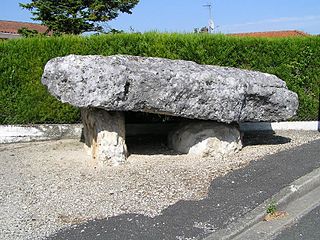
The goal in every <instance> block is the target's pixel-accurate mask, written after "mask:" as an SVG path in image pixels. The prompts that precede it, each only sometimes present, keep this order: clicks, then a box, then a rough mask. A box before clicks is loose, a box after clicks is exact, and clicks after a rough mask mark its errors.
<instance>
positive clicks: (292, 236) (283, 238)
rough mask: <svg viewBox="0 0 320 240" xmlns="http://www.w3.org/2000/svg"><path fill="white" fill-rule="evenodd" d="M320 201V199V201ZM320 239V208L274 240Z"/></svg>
mask: <svg viewBox="0 0 320 240" xmlns="http://www.w3.org/2000/svg"><path fill="white" fill-rule="evenodd" d="M319 201H320V199H319ZM319 239H320V206H319V207H317V208H315V209H314V210H313V211H311V212H310V213H308V214H307V215H306V216H304V217H303V218H301V219H300V220H299V221H298V222H297V223H295V224H294V225H292V226H290V227H288V228H287V229H285V230H284V231H282V232H281V233H280V235H278V236H277V237H276V238H275V239H274V240H319Z"/></svg>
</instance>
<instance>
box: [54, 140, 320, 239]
mask: <svg viewBox="0 0 320 240" xmlns="http://www.w3.org/2000/svg"><path fill="white" fill-rule="evenodd" d="M319 146H320V140H316V141H313V142H311V143H309V144H305V145H302V146H300V147H297V148H295V149H293V150H288V151H284V152H280V153H277V154H274V155H270V156H267V157H265V158H263V159H260V160H258V161H255V162H252V163H251V164H249V165H248V166H247V167H245V168H242V169H239V170H236V171H233V172H231V173H229V174H227V175H225V176H224V177H220V178H217V179H215V180H214V181H213V182H212V183H211V186H210V189H209V194H208V197H207V198H206V199H203V200H200V201H180V202H178V203H177V204H175V205H173V206H170V207H168V208H167V209H166V210H164V211H163V212H162V215H159V216H157V217H155V218H149V217H146V216H143V215H137V214H130V215H129V214H126V215H120V216H116V217H112V218H108V219H102V220H96V221H90V222H87V223H85V224H82V225H79V226H76V227H74V228H71V229H65V230H62V231H60V232H58V233H57V234H55V235H52V236H50V237H49V238H48V240H57V239H59V240H61V239H69V240H73V239H74V240H76V239H77V240H87V239H88V240H89V239H92V240H100V239H139V240H143V239H157V240H159V239H168V240H169V239H172V240H173V239H175V240H177V239H178V240H182V239H185V240H186V239H203V238H205V237H206V236H208V235H209V234H210V233H212V232H214V231H217V230H219V229H223V228H225V227H226V226H227V225H228V224H230V223H231V222H233V221H235V220H237V219H238V218H239V217H243V216H244V215H245V214H246V213H247V212H249V211H250V210H252V209H254V208H255V207H256V206H258V205H260V204H261V203H263V202H264V201H265V200H267V199H268V198H270V197H271V196H272V195H274V194H276V193H277V192H278V191H280V190H281V189H282V188H284V187H286V186H288V185H289V184H290V183H291V182H293V181H294V180H296V179H298V178H300V177H301V176H303V175H305V174H307V173H309V172H311V171H312V170H314V169H316V168H319V167H320V147H319ZM305 239H306V238H305Z"/></svg>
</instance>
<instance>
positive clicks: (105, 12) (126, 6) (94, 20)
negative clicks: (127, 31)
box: [20, 0, 139, 34]
mask: <svg viewBox="0 0 320 240" xmlns="http://www.w3.org/2000/svg"><path fill="white" fill-rule="evenodd" d="M138 2H139V0H31V3H27V4H23V3H20V6H21V7H22V8H25V9H27V10H30V11H31V13H32V14H33V15H34V17H33V18H32V19H33V20H38V21H41V22H42V24H43V25H46V26H47V27H48V32H50V31H53V32H56V33H57V32H58V33H67V34H80V33H83V32H89V31H103V27H102V26H100V25H99V22H100V23H101V22H106V21H109V20H112V19H114V18H116V17H117V16H118V15H119V13H120V12H122V13H128V14H131V13H132V12H131V9H132V8H133V7H135V6H136V5H137V4H138Z"/></svg>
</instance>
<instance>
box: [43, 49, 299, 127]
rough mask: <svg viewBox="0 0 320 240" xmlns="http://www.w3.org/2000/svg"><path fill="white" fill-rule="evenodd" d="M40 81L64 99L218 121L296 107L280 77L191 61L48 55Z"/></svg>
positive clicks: (266, 116)
mask: <svg viewBox="0 0 320 240" xmlns="http://www.w3.org/2000/svg"><path fill="white" fill-rule="evenodd" d="M42 83H43V84H44V85H46V86H47V87H48V90H49V91H50V93H51V94H53V95H54V96H56V97H57V98H58V99H60V100H61V101H62V102H65V103H70V104H72V105H74V106H77V107H81V108H101V109H105V110H107V111H140V112H150V113H158V114H166V115H174V116H181V117H186V118H191V119H204V120H216V121H219V122H226V123H231V122H244V121H279V120H284V119H288V118H290V117H292V116H293V115H294V114H295V113H296V110H297V108H298V97H297V94H296V93H294V92H292V91H289V90H288V89H287V87H286V84H285V82H284V81H282V80H281V79H279V78H278V77H276V76H274V75H271V74H267V73H261V72H256V71H249V70H240V69H236V68H230V67H219V66H211V65H199V64H197V63H194V62H190V61H182V60H169V59H162V58H147V57H137V56H124V55H115V56H109V57H103V56H76V55H69V56H66V57H58V58H54V59H52V60H50V61H49V62H48V63H47V65H46V66H45V70H44V74H43V77H42Z"/></svg>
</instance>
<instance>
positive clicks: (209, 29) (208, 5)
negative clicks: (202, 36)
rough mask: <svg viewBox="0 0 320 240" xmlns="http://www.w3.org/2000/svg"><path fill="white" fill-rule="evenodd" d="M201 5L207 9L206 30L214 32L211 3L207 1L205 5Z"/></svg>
mask: <svg viewBox="0 0 320 240" xmlns="http://www.w3.org/2000/svg"><path fill="white" fill-rule="evenodd" d="M203 7H206V8H208V10H209V22H208V32H209V33H212V32H214V22H213V19H212V4H211V3H208V4H206V5H203Z"/></svg>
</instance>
